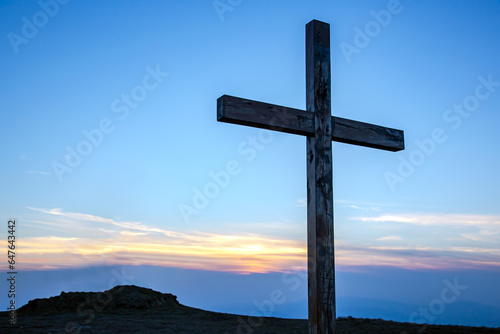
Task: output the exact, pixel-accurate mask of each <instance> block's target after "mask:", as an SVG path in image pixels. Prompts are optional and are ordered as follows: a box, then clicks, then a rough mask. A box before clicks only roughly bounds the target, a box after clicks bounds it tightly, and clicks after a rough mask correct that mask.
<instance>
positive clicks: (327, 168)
mask: <svg viewBox="0 0 500 334" xmlns="http://www.w3.org/2000/svg"><path fill="white" fill-rule="evenodd" d="M330 72H331V71H330V26H329V25H328V24H327V23H323V22H319V21H312V22H309V23H308V24H307V26H306V107H307V112H309V113H310V114H312V115H313V116H314V135H313V136H308V137H307V144H306V150H307V254H308V267H307V277H308V290H309V333H310V334H319V333H335V322H336V316H335V254H334V248H333V175H332V168H333V161H332V121H331V118H332V117H331V114H332V113H331V82H330V81H331V78H330Z"/></svg>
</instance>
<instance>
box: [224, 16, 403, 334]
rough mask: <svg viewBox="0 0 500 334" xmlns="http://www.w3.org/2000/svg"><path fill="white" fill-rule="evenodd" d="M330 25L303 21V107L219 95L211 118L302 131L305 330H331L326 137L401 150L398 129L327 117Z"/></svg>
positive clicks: (319, 333)
mask: <svg viewBox="0 0 500 334" xmlns="http://www.w3.org/2000/svg"><path fill="white" fill-rule="evenodd" d="M330 66H331V65H330V26H329V25H328V24H327V23H324V22H320V21H315V20H314V21H311V22H309V23H308V24H307V25H306V99H307V102H306V109H307V111H304V110H300V109H294V108H288V107H283V106H278V105H274V104H269V103H264V102H258V101H253V100H248V99H243V98H239V97H234V96H228V95H223V96H221V97H220V98H219V99H218V100H217V120H218V121H220V122H226V123H233V124H239V125H246V126H252V127H256V128H261V129H268V130H275V131H280V132H286V133H291V134H297V135H302V136H307V145H306V151H307V152H306V154H307V247H308V250H307V251H308V294H309V302H308V312H309V333H310V334H334V333H335V330H336V313H335V254H334V235H333V233H334V229H333V177H332V176H333V175H332V174H333V172H332V169H333V161H332V141H337V142H342V143H347V144H354V145H359V146H365V147H371V148H376V149H381V150H387V151H393V152H396V151H400V150H403V149H404V133H403V131H401V130H396V129H391V128H387V127H382V126H378V125H373V124H368V123H363V122H358V121H353V120H349V119H345V118H340V117H333V116H331V77H330V76H331V74H330V73H331V68H330Z"/></svg>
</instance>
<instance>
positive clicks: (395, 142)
mask: <svg viewBox="0 0 500 334" xmlns="http://www.w3.org/2000/svg"><path fill="white" fill-rule="evenodd" d="M330 117H331V124H332V125H331V127H332V140H333V141H336V142H341V143H346V144H354V145H358V146H365V147H371V148H377V149H380V150H385V151H392V152H397V151H401V150H404V132H403V131H402V130H397V129H392V128H387V127H383V126H379V125H374V124H369V123H363V122H358V121H353V120H350V119H345V118H341V117H335V116H330ZM217 120H218V121H219V122H225V123H232V124H239V125H247V126H252V127H256V128H260V129H266V130H275V131H279V132H286V133H291V134H295V135H303V136H314V121H315V120H314V115H313V114H312V113H311V112H307V111H305V110H301V109H295V108H288V107H283V106H278V105H275V104H270V103H264V102H259V101H254V100H248V99H243V98H240V97H234V96H229V95H223V96H221V97H220V98H219V99H217Z"/></svg>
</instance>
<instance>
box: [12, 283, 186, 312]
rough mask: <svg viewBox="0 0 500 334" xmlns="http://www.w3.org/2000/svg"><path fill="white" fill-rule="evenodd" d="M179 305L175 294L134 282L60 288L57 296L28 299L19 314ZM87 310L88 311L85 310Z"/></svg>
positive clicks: (163, 307)
mask: <svg viewBox="0 0 500 334" xmlns="http://www.w3.org/2000/svg"><path fill="white" fill-rule="evenodd" d="M179 307H180V304H179V302H178V301H177V297H176V296H174V295H172V294H170V293H161V292H158V291H154V290H152V289H147V288H141V287H138V286H135V285H120V286H115V287H114V288H112V289H110V290H107V291H104V292H69V293H66V292H64V291H63V292H61V294H60V295H59V296H55V297H50V298H43V299H34V300H30V301H29V302H28V304H26V305H24V306H23V307H21V308H20V309H19V310H18V312H19V314H20V315H53V314H65V313H74V312H75V311H76V312H80V313H85V310H94V311H95V312H106V313H110V312H111V313H112V312H115V311H124V310H137V311H144V310H157V311H160V310H161V311H165V312H169V311H170V312H172V311H175V310H177V309H178V308H179ZM87 313H89V312H87Z"/></svg>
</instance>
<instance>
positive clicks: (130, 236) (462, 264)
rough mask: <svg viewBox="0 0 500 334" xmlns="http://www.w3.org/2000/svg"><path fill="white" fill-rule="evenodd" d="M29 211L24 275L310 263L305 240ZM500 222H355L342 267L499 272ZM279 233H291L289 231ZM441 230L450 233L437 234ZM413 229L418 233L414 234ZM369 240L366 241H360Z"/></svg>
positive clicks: (339, 248)
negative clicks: (99, 268)
mask: <svg viewBox="0 0 500 334" xmlns="http://www.w3.org/2000/svg"><path fill="white" fill-rule="evenodd" d="M30 210H31V211H32V212H33V213H35V214H36V215H37V219H33V220H30V221H28V222H27V224H28V225H30V226H32V227H33V228H34V229H35V228H36V229H38V230H37V232H36V233H34V234H33V235H32V236H31V235H27V236H25V237H23V238H22V243H21V245H22V249H21V250H20V252H21V254H23V266H24V268H25V269H35V268H37V269H40V268H70V267H81V266H88V265H103V264H107V265H110V264H123V265H127V264H134V265H146V264H147V265H155V266H164V267H180V268H186V269H203V270H216V271H229V272H237V273H251V272H260V273H264V272H280V271H281V272H286V271H290V270H296V269H297V268H305V264H306V260H307V245H306V242H305V240H304V239H305V235H304V239H301V240H293V239H289V238H288V239H287V238H279V237H276V236H270V235H266V234H256V233H245V232H233V233H220V232H218V233H211V232H200V231H184V232H178V231H173V230H169V229H165V228H160V227H157V226H153V225H151V224H148V223H144V222H135V221H119V220H115V219H110V218H105V217H99V216H96V215H90V214H85V213H75V212H68V211H65V210H63V209H60V208H53V209H44V208H30ZM354 210H358V209H354ZM371 212H372V213H374V212H375V211H374V210H371ZM498 221H499V219H498V217H495V216H479V215H475V216H458V215H433V216H432V215H418V214H411V215H405V214H399V215H394V214H391V215H389V214H379V215H376V216H373V217H367V216H366V217H358V218H356V219H354V218H353V219H352V222H351V224H354V226H351V228H352V230H353V231H354V233H355V234H354V237H352V236H349V235H345V234H342V233H340V234H337V236H336V237H337V239H336V241H335V247H336V264H337V266H338V267H343V268H346V267H350V266H392V267H399V268H407V269H416V268H473V267H481V268H483V267H488V266H500V249H499V247H498V243H495V240H496V239H495V238H498V231H497V230H495V228H498V225H499V224H498ZM453 223H454V224H453ZM402 224H403V226H404V227H402V226H401V225H402ZM339 225H345V224H341V222H339ZM358 225H359V226H358ZM280 226H282V228H286V224H285V225H280ZM443 226H444V227H445V229H446V230H447V232H446V233H444V234H443V233H436V231H439V229H440V228H442V227H443ZM412 228H416V229H417V230H418V231H420V232H418V233H417V232H416V233H413V232H412ZM435 229H437V230H435ZM24 230H25V231H26V230H28V229H27V228H24ZM388 230H389V231H390V234H389V233H387V232H388ZM263 232H264V233H265V230H263ZM363 232H364V233H366V234H367V235H368V237H367V238H365V239H362V238H361V239H360V238H356V236H357V235H361V234H362V233H363ZM384 233H385V234H384ZM419 233H420V234H419ZM421 233H423V234H421ZM35 235H36V236H35ZM40 235H43V237H41V236H40ZM464 240H465V241H467V242H464ZM485 240H487V241H488V242H486V243H485V242H484V241H485ZM20 247H21V246H20Z"/></svg>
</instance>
